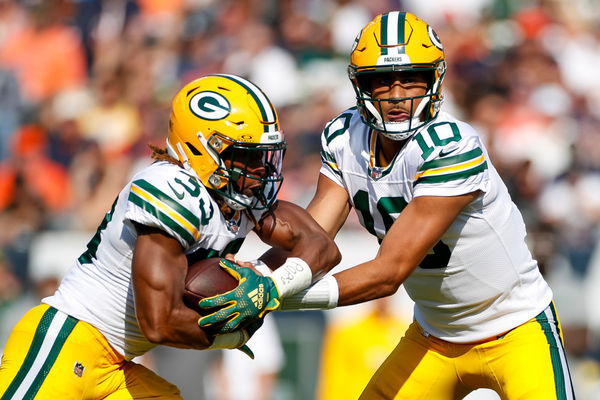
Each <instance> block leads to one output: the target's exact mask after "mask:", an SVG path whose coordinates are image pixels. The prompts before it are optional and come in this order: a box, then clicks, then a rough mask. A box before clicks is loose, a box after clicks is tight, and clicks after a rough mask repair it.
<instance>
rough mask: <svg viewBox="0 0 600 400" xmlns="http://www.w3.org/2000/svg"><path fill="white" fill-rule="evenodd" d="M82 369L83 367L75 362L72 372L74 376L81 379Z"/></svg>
mask: <svg viewBox="0 0 600 400" xmlns="http://www.w3.org/2000/svg"><path fill="white" fill-rule="evenodd" d="M84 369H85V367H84V366H83V364H82V363H80V362H77V361H75V365H74V366H73V372H74V373H75V375H77V376H78V377H80V378H81V376H82V375H83V370H84Z"/></svg>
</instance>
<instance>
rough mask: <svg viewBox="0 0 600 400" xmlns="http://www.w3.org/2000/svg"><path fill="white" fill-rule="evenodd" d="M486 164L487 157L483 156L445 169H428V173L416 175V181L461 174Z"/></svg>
mask: <svg viewBox="0 0 600 400" xmlns="http://www.w3.org/2000/svg"><path fill="white" fill-rule="evenodd" d="M484 162H485V157H484V155H483V154H482V155H481V156H479V157H478V158H476V159H474V160H469V161H466V162H462V163H459V164H454V165H450V166H448V167H443V168H435V169H428V170H426V171H422V172H419V173H417V175H415V180H417V179H419V178H421V177H424V176H431V175H442V174H446V173H449V172H460V171H464V170H466V169H469V168H471V167H473V166H475V165H480V164H482V163H484Z"/></svg>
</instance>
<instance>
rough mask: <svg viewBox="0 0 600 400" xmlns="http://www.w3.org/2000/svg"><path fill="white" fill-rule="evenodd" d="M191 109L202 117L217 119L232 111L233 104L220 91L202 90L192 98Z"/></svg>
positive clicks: (211, 119) (210, 119)
mask: <svg viewBox="0 0 600 400" xmlns="http://www.w3.org/2000/svg"><path fill="white" fill-rule="evenodd" d="M190 110H192V112H193V113H194V114H195V115H197V116H198V117H200V118H202V119H206V120H209V121H217V120H220V119H223V118H225V117H227V116H228V115H229V114H230V113H231V104H229V101H227V99H226V98H225V97H224V96H223V95H221V94H219V93H216V92H208V91H207V92H200V93H196V94H195V95H194V96H192V98H191V99H190Z"/></svg>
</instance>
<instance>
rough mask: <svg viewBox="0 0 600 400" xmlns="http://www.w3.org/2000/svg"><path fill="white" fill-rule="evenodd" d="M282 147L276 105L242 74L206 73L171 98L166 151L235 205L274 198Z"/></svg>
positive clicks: (260, 205) (263, 204)
mask: <svg viewBox="0 0 600 400" xmlns="http://www.w3.org/2000/svg"><path fill="white" fill-rule="evenodd" d="M285 148H286V143H285V140H284V138H283V133H282V132H281V130H280V129H279V119H278V117H277V112H276V111H275V108H274V107H273V105H272V104H271V102H270V101H269V99H268V98H267V96H266V95H265V94H264V93H263V92H262V91H261V90H260V89H259V88H258V87H257V86H256V85H254V84H253V83H252V82H249V81H247V80H246V79H243V78H241V77H238V76H234V75H208V76H205V77H202V78H200V79H196V80H194V81H192V82H190V83H188V84H187V85H186V86H185V87H183V89H181V90H180V91H179V93H177V95H176V96H175V98H174V99H173V108H172V112H171V120H170V121H169V135H168V137H167V151H168V153H169V155H171V156H172V157H174V158H175V159H177V160H179V161H180V162H181V163H182V164H183V166H184V168H185V169H186V170H188V172H190V173H192V174H193V175H195V176H197V178H198V179H199V180H200V181H201V182H202V184H203V185H204V186H206V187H207V188H209V189H212V190H214V191H215V192H216V193H218V194H219V195H220V196H222V198H223V200H224V201H225V202H226V203H227V205H229V206H230V207H231V208H233V209H235V210H241V209H245V208H252V209H264V208H268V207H270V206H271V205H272V204H273V203H274V202H275V200H276V198H277V192H278V191H279V188H280V186H281V182H282V181H283V176H282V174H281V163H282V160H283V155H284V152H285ZM248 187H251V193H252V194H248V189H246V190H245V189H244V188H248Z"/></svg>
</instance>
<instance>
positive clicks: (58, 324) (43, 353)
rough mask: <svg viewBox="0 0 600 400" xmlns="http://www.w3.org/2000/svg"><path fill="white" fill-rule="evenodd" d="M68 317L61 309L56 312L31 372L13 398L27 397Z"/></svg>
mask: <svg viewBox="0 0 600 400" xmlns="http://www.w3.org/2000/svg"><path fill="white" fill-rule="evenodd" d="M66 319H67V314H65V313H62V312H60V311H59V312H57V313H56V315H55V316H54V318H53V319H52V322H51V323H50V326H49V327H48V331H47V332H46V336H45V337H44V341H43V342H42V346H41V347H40V351H39V352H38V354H37V356H36V357H35V360H34V361H33V364H32V365H31V368H30V369H29V372H27V375H26V376H25V378H24V379H23V382H21V384H20V385H19V389H18V390H17V391H16V392H15V394H14V396H13V398H15V399H22V398H24V397H25V393H26V392H27V390H29V388H30V387H31V384H32V383H33V381H34V380H35V378H36V376H37V375H38V373H39V372H40V370H41V369H42V365H44V362H45V361H46V358H48V355H49V354H50V349H52V345H53V344H54V341H55V340H56V336H57V335H58V333H59V332H60V330H61V328H62V326H63V324H64V323H65V321H66Z"/></svg>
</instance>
